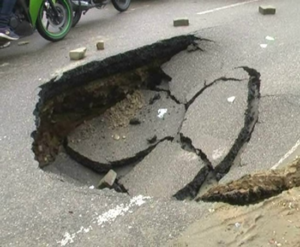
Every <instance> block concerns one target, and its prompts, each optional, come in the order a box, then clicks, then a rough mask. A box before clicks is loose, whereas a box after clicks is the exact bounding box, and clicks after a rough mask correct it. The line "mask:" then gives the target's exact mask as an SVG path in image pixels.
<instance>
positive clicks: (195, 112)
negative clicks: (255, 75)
mask: <svg viewBox="0 0 300 247" xmlns="http://www.w3.org/2000/svg"><path fill="white" fill-rule="evenodd" d="M233 93H234V94H235V95H236V100H235V102H234V104H228V102H227V98H228V97H229V96H231V95H232V94H233ZM247 95H248V90H247V82H246V81H219V82H218V83H216V84H215V85H213V86H211V87H209V88H207V89H206V90H205V91H204V92H203V93H202V94H201V95H200V96H199V97H198V98H197V99H196V100H195V101H194V103H193V104H192V105H191V106H190V107H189V108H188V111H187V114H186V116H185V118H186V121H184V122H183V126H182V129H181V133H182V134H183V135H184V136H187V137H189V138H190V139H191V140H192V143H193V146H194V147H195V148H197V149H201V150H202V151H203V152H204V153H205V154H206V155H207V158H208V159H209V160H210V161H211V162H212V164H213V165H216V164H217V162H218V161H220V160H221V159H222V158H223V157H225V155H226V154H227V152H228V151H229V149H230V148H231V146H232V144H233V143H234V141H235V139H236V137H237V136H238V133H239V131H240V129H241V128H242V127H243V125H244V112H245V109H246V108H247Z"/></svg>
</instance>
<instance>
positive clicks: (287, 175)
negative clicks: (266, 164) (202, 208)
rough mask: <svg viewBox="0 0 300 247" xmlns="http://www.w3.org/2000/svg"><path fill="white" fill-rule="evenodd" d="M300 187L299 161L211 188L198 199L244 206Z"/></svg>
mask: <svg viewBox="0 0 300 247" xmlns="http://www.w3.org/2000/svg"><path fill="white" fill-rule="evenodd" d="M299 185H300V159H296V160H295V161H294V162H292V164H290V165H289V166H287V167H286V168H284V169H278V170H270V171H266V172H259V173H256V174H253V175H246V176H244V177H242V178H240V179H238V180H236V181H232V182H230V183H228V184H225V185H218V186H215V187H213V188H211V189H210V190H209V191H208V192H207V193H205V194H204V195H203V196H201V197H200V199H201V200H204V201H223V202H228V203H231V204H237V205H246V204H249V203H255V202H258V201H261V200H263V199H265V198H269V197H271V196H274V195H278V194H280V193H281V192H282V191H284V190H288V189H291V188H294V187H298V186H299Z"/></svg>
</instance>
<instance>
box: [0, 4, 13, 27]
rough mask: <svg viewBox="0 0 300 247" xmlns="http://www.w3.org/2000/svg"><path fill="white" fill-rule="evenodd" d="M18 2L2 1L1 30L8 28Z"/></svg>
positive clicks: (0, 9) (0, 13) (0, 5)
mask: <svg viewBox="0 0 300 247" xmlns="http://www.w3.org/2000/svg"><path fill="white" fill-rule="evenodd" d="M15 3H16V0H0V28H4V27H8V26H9V21H10V17H11V14H12V11H13V8H14V6H15Z"/></svg>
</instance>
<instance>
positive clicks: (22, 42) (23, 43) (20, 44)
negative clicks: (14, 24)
mask: <svg viewBox="0 0 300 247" xmlns="http://www.w3.org/2000/svg"><path fill="white" fill-rule="evenodd" d="M28 44H29V41H27V40H26V41H20V42H18V46H22V45H28Z"/></svg>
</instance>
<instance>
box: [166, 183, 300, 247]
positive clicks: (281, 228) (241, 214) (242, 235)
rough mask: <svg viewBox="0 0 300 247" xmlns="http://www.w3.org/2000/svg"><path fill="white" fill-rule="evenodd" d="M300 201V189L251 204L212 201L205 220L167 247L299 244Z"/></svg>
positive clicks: (296, 245)
mask: <svg viewBox="0 0 300 247" xmlns="http://www.w3.org/2000/svg"><path fill="white" fill-rule="evenodd" d="M299 203H300V189H299V188H293V189H291V190H288V191H285V192H284V193H282V194H280V195H279V196H276V197H272V198H270V199H267V200H265V201H264V202H262V203H259V204H255V205H251V206H230V205H228V204H224V203H215V204H213V206H212V208H211V209H210V210H209V212H207V216H206V217H205V218H204V219H202V220H201V221H198V222H195V223H194V224H192V225H191V226H189V227H188V228H187V230H186V231H185V232H183V233H182V235H181V236H180V237H179V238H178V239H176V240H174V241H172V242H171V243H169V245H168V246H170V247H171V246H172V247H179V246H180V247H181V246H182V247H183V246H184V247H185V246H187V247H193V246H195V247H196V246H197V247H199V246H209V247H225V246H226V247H231V246H232V247H237V246H243V247H247V246H249V247H253V246H257V247H260V246H261V247H264V246H270V247H272V246H285V247H299V246H300V236H299V230H300V212H299Z"/></svg>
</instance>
